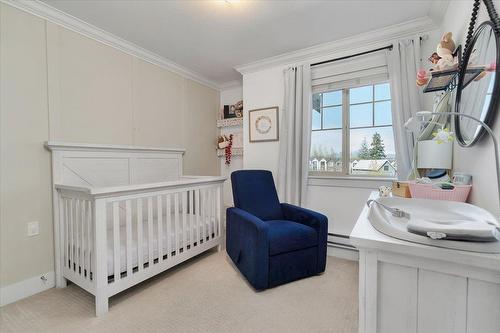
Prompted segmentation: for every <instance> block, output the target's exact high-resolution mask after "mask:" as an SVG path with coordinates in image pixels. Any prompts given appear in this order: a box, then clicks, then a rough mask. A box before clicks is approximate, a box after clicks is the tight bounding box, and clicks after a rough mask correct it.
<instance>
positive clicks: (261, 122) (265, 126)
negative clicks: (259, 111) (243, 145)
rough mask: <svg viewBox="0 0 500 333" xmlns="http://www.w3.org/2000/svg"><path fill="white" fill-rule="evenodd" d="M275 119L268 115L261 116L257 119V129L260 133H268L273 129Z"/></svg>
mask: <svg viewBox="0 0 500 333" xmlns="http://www.w3.org/2000/svg"><path fill="white" fill-rule="evenodd" d="M272 124H273V121H272V120H271V118H269V117H268V116H259V117H258V118H257V119H256V120H255V129H256V130H257V132H259V133H260V134H267V133H269V131H270V130H271V127H272Z"/></svg>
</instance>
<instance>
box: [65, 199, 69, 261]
mask: <svg viewBox="0 0 500 333" xmlns="http://www.w3.org/2000/svg"><path fill="white" fill-rule="evenodd" d="M68 201H69V200H68V199H64V266H65V267H68V265H69V204H68Z"/></svg>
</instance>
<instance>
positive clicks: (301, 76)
mask: <svg viewBox="0 0 500 333" xmlns="http://www.w3.org/2000/svg"><path fill="white" fill-rule="evenodd" d="M311 103H312V97H311V66H310V65H302V66H297V67H292V68H288V69H286V70H285V100H284V107H283V113H282V118H281V119H282V123H281V133H280V136H281V138H280V150H279V168H278V191H279V194H280V197H281V200H283V201H285V202H288V203H291V204H294V205H303V204H304V203H305V197H306V191H307V175H308V171H309V149H310V144H311Z"/></svg>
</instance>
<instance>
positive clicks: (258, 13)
mask: <svg viewBox="0 0 500 333" xmlns="http://www.w3.org/2000/svg"><path fill="white" fill-rule="evenodd" d="M43 2H45V3H47V4H49V5H50V6H53V7H55V8H57V9H59V10H62V11H64V12H66V13H68V14H70V15H72V16H75V17H77V18H79V19H81V20H83V21H85V22H87V23H90V24H92V25H95V26H97V27H99V28H101V29H103V30H106V31H108V32H111V33H112V34H114V35H116V36H118V37H121V38H123V39H125V40H128V41H130V42H132V43H135V44H137V45H139V46H141V47H143V48H145V49H147V50H149V51H152V52H154V53H157V54H158V55H160V56H162V57H164V58H167V59H169V60H171V61H173V62H175V63H177V64H179V65H181V66H183V67H186V68H188V69H190V70H192V71H194V72H196V73H198V74H200V75H202V76H203V77H205V78H207V79H208V80H210V81H213V82H216V83H217V84H219V85H223V84H224V83H226V82H229V81H234V80H239V79H240V78H241V76H240V74H239V73H238V72H236V71H235V70H234V67H235V66H237V65H241V64H246V63H250V62H253V61H256V60H260V59H264V58H268V57H272V56H276V55H279V54H282V53H286V52H291V51H295V50H298V49H302V48H306V47H310V46H313V45H316V44H320V43H324V42H329V41H334V40H337V39H341V38H345V37H348V36H352V35H356V34H360V33H363V32H368V31H371V30H374V29H379V28H382V27H386V26H389V25H393V24H397V23H401V22H405V21H408V20H411V19H415V18H419V17H424V16H429V12H430V10H431V6H432V2H433V1H432V0H415V1H412V0H406V1H395V0H364V1H357V0H356V1H354V0H350V1H341V0H333V1H244V0H241V1H223V0H205V1H202V0H199V1H146V0H142V1H139V0H136V1H130V0H127V1H120V0H98V1H95V0H84V1H81V0H73V1H67V0H43ZM228 2H230V3H228ZM233 2H234V3H233Z"/></svg>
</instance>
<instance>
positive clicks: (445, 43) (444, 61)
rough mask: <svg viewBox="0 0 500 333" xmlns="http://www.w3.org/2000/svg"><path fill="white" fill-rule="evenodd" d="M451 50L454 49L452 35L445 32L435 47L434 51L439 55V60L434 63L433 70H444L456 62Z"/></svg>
mask: <svg viewBox="0 0 500 333" xmlns="http://www.w3.org/2000/svg"><path fill="white" fill-rule="evenodd" d="M453 51H455V42H454V41H453V35H452V33H451V32H447V33H445V34H444V35H443V36H442V37H441V40H440V41H439V44H438V45H437V48H436V53H437V55H438V56H439V60H438V61H437V63H436V64H435V67H434V69H435V70H444V69H447V68H450V67H453V66H455V65H456V64H457V62H456V60H455V58H454V57H453Z"/></svg>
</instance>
